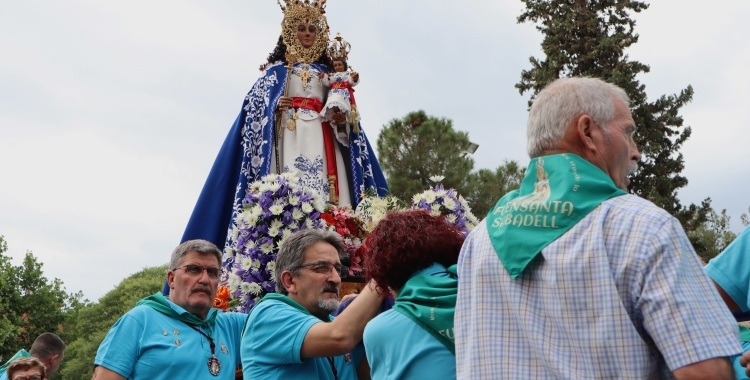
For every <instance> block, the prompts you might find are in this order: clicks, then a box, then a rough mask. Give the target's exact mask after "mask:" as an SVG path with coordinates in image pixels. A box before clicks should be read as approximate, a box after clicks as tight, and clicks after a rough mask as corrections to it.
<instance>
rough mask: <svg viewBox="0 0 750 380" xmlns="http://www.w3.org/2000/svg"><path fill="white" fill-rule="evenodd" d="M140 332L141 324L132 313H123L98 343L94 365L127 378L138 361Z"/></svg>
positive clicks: (141, 330) (141, 332) (141, 329)
mask: <svg viewBox="0 0 750 380" xmlns="http://www.w3.org/2000/svg"><path fill="white" fill-rule="evenodd" d="M142 334H143V325H141V323H140V322H138V320H136V319H135V318H134V317H133V316H132V315H130V314H125V315H123V316H122V317H121V318H120V319H119V320H117V322H115V324H114V325H113V326H112V328H111V329H110V330H109V332H108V333H107V336H105V337H104V340H103V341H102V343H101V344H100V345H99V349H98V350H97V351H96V358H95V359H94V365H98V366H102V367H104V368H106V369H108V370H110V371H114V372H117V373H118V374H119V375H121V376H122V377H124V378H126V379H127V378H128V377H130V374H131V373H132V372H133V367H134V366H135V363H136V361H138V356H139V355H140V342H141V337H142Z"/></svg>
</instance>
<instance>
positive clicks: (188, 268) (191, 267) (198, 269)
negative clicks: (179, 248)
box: [174, 264, 221, 280]
mask: <svg viewBox="0 0 750 380" xmlns="http://www.w3.org/2000/svg"><path fill="white" fill-rule="evenodd" d="M178 269H184V270H185V273H187V274H188V275H190V276H200V275H202V274H203V271H204V270H205V271H206V273H208V277H209V278H211V279H212V280H215V279H217V278H219V272H220V271H221V269H219V268H213V267H209V268H206V267H203V266H200V265H195V264H186V265H183V266H181V267H177V268H174V270H178Z"/></svg>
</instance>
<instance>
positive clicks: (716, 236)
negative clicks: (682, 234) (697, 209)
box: [688, 209, 744, 262]
mask: <svg viewBox="0 0 750 380" xmlns="http://www.w3.org/2000/svg"><path fill="white" fill-rule="evenodd" d="M743 215H744V214H743ZM730 219H731V218H730V217H729V215H727V210H726V209H724V210H721V213H720V214H717V213H716V212H715V211H714V210H713V209H711V210H709V211H708V213H706V221H705V222H703V223H701V224H699V225H698V226H697V227H696V228H695V229H694V230H692V231H689V232H688V237H689V238H690V241H692V242H693V247H694V248H695V252H696V253H697V254H698V256H700V257H701V259H703V261H704V262H708V261H709V260H711V259H713V258H714V257H716V255H718V254H719V253H721V252H722V251H723V250H724V249H725V248H726V247H727V246H728V245H729V244H730V243H731V242H732V241H734V239H735V238H736V237H737V234H735V233H734V232H732V231H730V230H729V225H730V223H729V222H730Z"/></svg>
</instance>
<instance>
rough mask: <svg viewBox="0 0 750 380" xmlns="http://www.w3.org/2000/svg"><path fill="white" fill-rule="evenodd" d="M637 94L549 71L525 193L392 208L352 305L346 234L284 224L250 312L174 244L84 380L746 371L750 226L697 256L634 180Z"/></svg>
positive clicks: (55, 351)
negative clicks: (717, 250) (150, 287)
mask: <svg viewBox="0 0 750 380" xmlns="http://www.w3.org/2000/svg"><path fill="white" fill-rule="evenodd" d="M628 103H629V102H628V98H627V96H626V95H625V92H624V91H623V90H622V89H620V88H618V87H616V86H614V85H612V84H609V83H606V82H603V81H601V80H599V79H594V78H564V79H558V80H556V81H554V82H553V83H552V84H550V85H549V86H547V87H546V88H545V89H544V90H543V91H541V92H540V94H539V96H538V97H537V99H536V101H535V102H534V105H533V106H532V108H531V110H530V114H529V121H528V125H527V128H528V131H527V133H528V150H529V155H530V157H531V158H532V159H531V162H530V163H529V165H528V170H527V172H526V175H525V178H524V179H523V181H522V184H521V187H520V189H519V190H517V191H513V192H511V193H509V194H507V195H506V196H504V197H503V198H502V199H501V200H500V201H499V202H498V203H497V205H496V206H495V207H494V208H493V209H492V210H491V211H490V213H489V215H488V216H487V218H485V220H484V221H482V222H481V223H480V224H479V225H478V226H477V227H476V228H475V229H474V230H472V231H471V232H470V233H469V234H468V236H465V235H464V234H463V233H462V232H461V231H460V230H458V229H456V228H455V227H454V226H453V225H451V224H450V223H449V222H448V221H446V220H445V219H444V218H442V217H439V216H432V215H430V213H429V212H427V211H421V210H413V211H395V212H391V213H389V214H388V215H387V216H386V217H385V218H384V219H383V220H382V221H381V222H380V223H379V224H378V225H377V227H376V228H375V230H374V231H373V232H372V234H371V236H370V239H369V240H368V242H367V255H366V261H365V270H366V273H367V275H368V277H370V279H371V280H370V282H369V283H368V285H367V286H365V288H364V290H363V291H362V292H361V293H360V294H359V295H358V296H357V297H356V298H355V299H354V300H353V301H352V302H351V303H349V304H348V305H347V307H346V308H344V309H343V310H338V309H339V307H340V302H339V290H340V285H341V278H342V277H343V276H345V275H346V273H347V268H346V267H344V266H343V265H342V258H343V257H344V256H345V254H344V247H343V243H342V240H341V237H340V236H339V235H338V234H336V233H335V232H331V231H327V230H316V229H306V230H301V231H299V232H297V233H295V234H293V235H291V236H290V237H289V238H288V239H286V240H285V242H284V244H283V246H282V247H281V249H280V251H279V252H278V255H277V258H276V267H275V273H274V280H275V282H276V284H277V286H278V287H277V289H278V290H277V292H276V293H270V294H268V295H266V296H265V297H264V298H263V299H262V300H261V302H259V303H258V304H257V305H256V306H255V307H254V308H253V309H252V310H251V311H250V313H249V314H248V315H245V314H241V313H233V312H226V313H225V312H221V311H220V310H218V309H216V308H213V302H214V298H215V296H216V292H217V289H218V286H219V278H220V274H221V270H222V269H221V262H222V252H221V250H220V249H219V248H218V247H217V246H216V245H215V244H213V243H211V242H208V241H206V240H200V239H197V240H189V241H186V242H184V243H182V244H180V245H179V246H178V247H177V248H176V249H175V250H174V252H173V253H172V256H171V259H170V264H169V271H168V273H167V278H166V281H167V284H168V287H169V289H170V292H169V295H168V296H164V295H163V294H162V293H161V292H159V293H156V294H154V295H152V296H149V297H146V298H144V299H143V300H141V301H140V302H138V304H137V306H136V307H135V308H133V309H132V310H130V311H129V312H127V313H126V314H125V315H124V316H122V317H121V318H120V319H119V320H118V321H117V322H116V323H115V325H114V326H112V328H111V330H110V331H109V332H108V334H107V335H106V337H105V339H104V341H103V342H102V343H101V345H100V346H99V349H98V352H97V355H96V358H95V360H94V363H93V364H94V366H95V369H94V372H93V377H92V378H93V379H103V380H108V379H173V378H190V379H203V378H205V379H213V378H220V379H234V378H235V369H237V368H238V367H241V368H242V373H243V375H244V377H245V378H246V379H248V380H251V379H252V380H256V379H280V378H284V379H312V378H315V379H333V380H339V379H340V380H344V379H369V378H373V379H418V378H419V379H423V378H440V379H444V378H458V379H500V378H503V379H505V378H507V379H532V378H558V379H609V378H612V379H614V378H624V379H645V378H676V379H731V378H738V379H744V378H747V377H746V376H747V372H750V371H748V370H747V369H746V368H747V366H748V364H750V353H748V354H746V355H744V356H743V355H742V354H743V352H744V351H747V350H748V349H749V348H750V330H749V329H747V328H744V327H742V326H739V325H738V323H737V322H736V319H735V318H734V316H733V315H732V312H738V311H745V312H747V311H750V296H749V294H750V271H748V270H747V269H746V267H745V266H744V265H743V260H744V256H745V254H746V253H747V252H748V250H750V229H748V230H746V231H744V232H743V233H742V234H741V235H740V236H738V238H737V239H736V240H735V242H734V243H732V244H731V245H730V246H729V247H728V248H727V249H726V250H725V251H724V252H723V253H721V254H720V255H719V256H717V257H716V258H715V259H713V260H712V261H711V262H709V263H708V265H707V266H706V267H705V268H704V267H703V265H702V263H701V261H700V259H699V258H698V256H697V255H696V254H695V251H694V250H693V248H692V246H691V245H690V242H689V241H688V239H687V236H686V235H685V232H684V231H683V229H682V227H681V226H680V224H679V222H678V221H677V220H676V219H675V218H674V217H672V216H671V215H669V214H668V213H667V212H665V211H664V210H662V209H660V208H658V207H656V206H655V205H654V204H652V203H651V202H649V201H647V200H644V199H641V198H639V197H637V196H634V195H631V194H628V193H627V192H626V191H625V190H626V189H627V185H628V175H629V174H630V173H632V171H633V169H634V166H635V165H637V162H638V161H639V160H640V153H639V151H638V149H637V147H636V146H635V143H634V141H633V134H634V132H635V130H636V125H635V123H634V121H633V118H632V116H631V113H630V110H629V108H628ZM389 297H392V298H394V301H393V302H392V307H390V309H389V310H387V311H384V310H382V308H381V305H383V303H384V302H385V301H386V299H387V298H389ZM335 311H337V316H336V317H335V318H334V317H333V316H332V315H331V314H332V313H333V312H335ZM64 348H65V344H64V343H63V342H62V341H61V340H60V338H59V337H58V336H57V335H55V334H53V333H45V334H42V335H41V336H40V337H39V338H38V339H37V340H36V341H35V342H34V344H33V345H32V347H31V349H30V350H29V351H28V352H27V351H25V350H21V351H19V353H18V354H16V355H15V356H14V357H13V358H12V359H11V360H10V361H9V362H8V363H6V365H5V366H3V370H6V372H5V373H3V374H2V376H3V377H2V378H0V379H5V378H7V379H9V380H20V379H24V380H28V379H34V380H38V379H45V378H47V377H48V376H49V375H51V374H52V373H54V372H55V371H56V369H57V367H58V365H59V364H60V362H61V361H62V359H63V355H64Z"/></svg>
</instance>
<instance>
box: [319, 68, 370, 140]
mask: <svg viewBox="0 0 750 380" xmlns="http://www.w3.org/2000/svg"><path fill="white" fill-rule="evenodd" d="M357 79H358V80H357V81H355V80H354V79H353V78H352V75H351V73H349V72H348V71H342V72H338V73H328V74H326V75H324V76H323V78H321V81H322V83H323V86H325V87H327V88H329V90H328V98H327V100H326V105H325V106H324V107H323V110H322V111H320V112H321V114H323V119H324V120H327V121H330V122H331V126H334V125H335V124H334V123H333V119H332V116H333V114H334V113H335V110H336V109H338V110H339V111H340V112H341V113H343V114H344V115H345V116H346V123H345V127H346V128H345V129H344V128H334V133H335V135H336V139H338V140H339V142H341V143H342V144H344V145H349V133H350V132H351V128H352V125H353V124H356V123H359V120H360V117H359V113H355V115H356V116H355V117H354V118H352V111H353V110H352V109H353V108H354V107H355V106H354V104H353V102H352V100H353V95H352V91H353V90H352V87H354V86H356V85H357V84H359V76H357ZM341 126H344V124H342V125H341ZM341 126H340V127H341Z"/></svg>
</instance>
